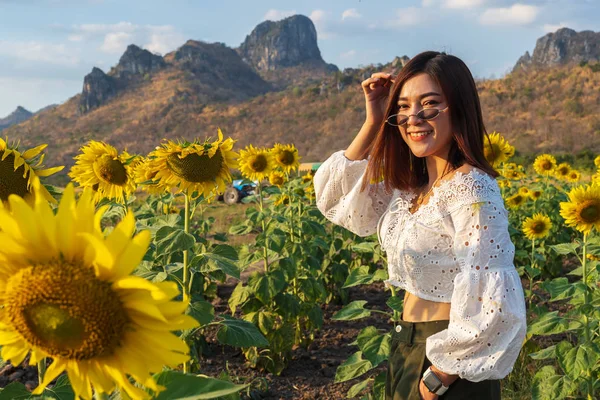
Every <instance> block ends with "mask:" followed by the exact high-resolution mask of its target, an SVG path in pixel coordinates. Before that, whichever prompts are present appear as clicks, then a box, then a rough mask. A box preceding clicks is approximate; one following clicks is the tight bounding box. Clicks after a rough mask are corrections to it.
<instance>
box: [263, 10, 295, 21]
mask: <svg viewBox="0 0 600 400" xmlns="http://www.w3.org/2000/svg"><path fill="white" fill-rule="evenodd" d="M294 14H297V13H296V10H292V11H284V10H275V9H274V8H272V9H270V10H269V11H267V13H266V14H265V16H264V17H263V18H264V19H265V20H270V21H279V20H280V19H284V18H287V17H291V16H292V15H294Z"/></svg>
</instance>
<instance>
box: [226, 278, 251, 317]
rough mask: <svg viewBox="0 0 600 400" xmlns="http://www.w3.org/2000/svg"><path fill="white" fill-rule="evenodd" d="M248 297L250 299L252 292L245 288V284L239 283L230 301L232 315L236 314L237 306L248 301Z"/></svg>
mask: <svg viewBox="0 0 600 400" xmlns="http://www.w3.org/2000/svg"><path fill="white" fill-rule="evenodd" d="M248 297H250V290H249V289H248V287H247V286H244V283H243V282H240V283H238V284H237V286H236V287H235V289H233V292H232V293H231V296H230V297H229V300H228V303H229V309H230V310H231V315H233V314H235V309H236V308H237V306H238V305H240V304H244V303H245V302H246V300H248Z"/></svg>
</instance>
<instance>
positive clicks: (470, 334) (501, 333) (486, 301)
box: [426, 194, 527, 382]
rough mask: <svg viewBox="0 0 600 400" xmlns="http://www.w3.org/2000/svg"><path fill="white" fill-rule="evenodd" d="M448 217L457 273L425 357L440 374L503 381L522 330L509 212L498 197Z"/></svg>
mask: <svg viewBox="0 0 600 400" xmlns="http://www.w3.org/2000/svg"><path fill="white" fill-rule="evenodd" d="M480 200H481V199H480ZM450 215H451V219H452V225H453V227H454V232H453V233H454V242H453V250H454V254H455V256H456V260H457V262H458V264H459V271H460V272H459V273H458V274H457V275H456V276H455V278H454V291H453V293H452V297H451V306H450V322H449V325H448V328H447V329H445V330H443V331H441V332H438V333H436V334H434V335H432V336H430V337H429V338H427V343H426V354H427V358H428V359H429V360H430V361H431V363H432V364H433V365H434V366H436V367H437V368H439V369H440V370H441V371H442V372H445V373H447V374H452V375H458V376H459V377H460V378H463V379H466V380H469V381H472V382H480V381H482V380H486V379H502V378H504V377H505V376H506V375H508V374H509V373H510V372H511V371H512V369H513V365H514V363H515V361H516V359H517V356H518V355H519V352H520V350H521V347H522V345H523V341H524V339H525V333H526V330H527V326H526V314H525V298H524V294H523V287H522V285H521V279H520V277H519V274H518V272H517V271H516V269H515V267H514V265H513V261H514V253H515V246H514V245H513V243H512V242H511V240H510V236H509V232H508V212H507V211H506V208H505V207H504V202H503V200H502V197H501V196H500V195H499V194H498V195H497V196H494V197H493V198H491V200H490V199H485V200H482V201H477V202H474V203H471V204H465V205H462V206H461V207H459V208H458V209H456V210H453V211H452V212H451V213H450Z"/></svg>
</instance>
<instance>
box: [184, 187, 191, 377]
mask: <svg viewBox="0 0 600 400" xmlns="http://www.w3.org/2000/svg"><path fill="white" fill-rule="evenodd" d="M183 195H184V198H185V212H184V218H183V230H184V232H185V233H187V234H189V233H190V197H189V196H188V193H187V191H185V192H184V193H183ZM188 257H189V253H188V250H184V251H183V300H184V301H187V300H188V299H189V295H190V288H189V283H190V277H189V275H190V271H189V265H188ZM188 372H189V361H185V362H184V363H183V373H184V374H187V373H188Z"/></svg>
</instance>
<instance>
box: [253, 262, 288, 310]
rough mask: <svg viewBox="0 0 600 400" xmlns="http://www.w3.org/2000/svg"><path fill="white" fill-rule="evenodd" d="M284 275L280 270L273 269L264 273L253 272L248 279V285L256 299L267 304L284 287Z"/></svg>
mask: <svg viewBox="0 0 600 400" xmlns="http://www.w3.org/2000/svg"><path fill="white" fill-rule="evenodd" d="M285 283H286V282H285V276H284V275H283V272H282V271H281V270H274V271H271V272H269V273H268V274H266V275H261V274H260V273H258V271H257V272H255V273H253V274H252V275H251V276H250V278H249V279H248V287H249V288H250V290H252V293H254V295H255V296H256V298H257V299H259V300H260V301H262V302H263V303H264V304H269V303H270V302H271V299H273V298H274V297H275V296H276V295H277V294H279V293H280V292H281V291H282V290H283V288H284V287H285Z"/></svg>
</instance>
